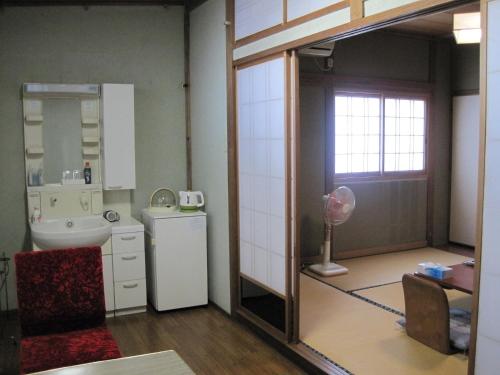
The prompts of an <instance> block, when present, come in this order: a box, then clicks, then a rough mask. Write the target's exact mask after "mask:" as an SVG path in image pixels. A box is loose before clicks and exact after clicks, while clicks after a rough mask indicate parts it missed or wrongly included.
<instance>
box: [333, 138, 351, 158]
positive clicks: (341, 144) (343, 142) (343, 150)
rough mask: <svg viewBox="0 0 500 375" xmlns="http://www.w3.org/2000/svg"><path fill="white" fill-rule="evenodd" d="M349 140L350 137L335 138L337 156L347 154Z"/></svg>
mask: <svg viewBox="0 0 500 375" xmlns="http://www.w3.org/2000/svg"><path fill="white" fill-rule="evenodd" d="M348 139H349V138H348V137H345V136H342V135H339V136H337V137H335V154H347V140H348Z"/></svg>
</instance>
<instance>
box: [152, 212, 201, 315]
mask: <svg viewBox="0 0 500 375" xmlns="http://www.w3.org/2000/svg"><path fill="white" fill-rule="evenodd" d="M206 225H207V224H206V218H205V217H204V216H194V217H182V218H172V219H161V220H157V223H156V227H155V233H156V239H155V240H156V269H157V274H156V277H157V280H156V283H157V286H158V288H157V293H158V310H170V309H179V308H184V307H190V306H198V305H206V304H207V303H208V289H207V288H208V287H207V227H206Z"/></svg>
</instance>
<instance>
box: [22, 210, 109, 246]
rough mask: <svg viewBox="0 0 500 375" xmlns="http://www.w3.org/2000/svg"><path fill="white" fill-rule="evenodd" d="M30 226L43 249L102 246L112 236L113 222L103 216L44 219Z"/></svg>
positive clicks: (34, 239)
mask: <svg viewBox="0 0 500 375" xmlns="http://www.w3.org/2000/svg"><path fill="white" fill-rule="evenodd" d="M30 227H31V237H32V239H33V242H34V243H35V244H36V245H37V246H38V247H39V248H40V249H43V250H46V249H64V248H70V247H83V246H101V245H103V244H104V243H105V242H106V241H107V240H108V239H109V237H110V236H111V223H110V222H109V221H107V220H105V219H104V218H103V217H102V216H84V217H72V218H64V219H52V220H43V221H42V222H40V223H31V224H30Z"/></svg>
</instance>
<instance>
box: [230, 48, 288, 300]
mask: <svg viewBox="0 0 500 375" xmlns="http://www.w3.org/2000/svg"><path fill="white" fill-rule="evenodd" d="M284 76H285V64H284V59H283V58H279V59H276V60H272V61H268V62H265V63H262V64H259V65H254V66H251V67H249V68H245V69H241V70H239V71H238V74H237V87H238V98H237V101H238V104H237V105H238V122H237V126H238V170H239V210H240V229H239V232H240V272H241V273H242V274H244V275H246V276H248V277H250V278H252V279H253V280H256V281H258V282H260V283H261V284H263V285H265V286H267V287H268V288H270V289H272V290H274V291H276V292H278V293H279V294H282V295H284V294H285V244H286V225H285V223H286V215H285V207H286V205H285V199H286V197H285V168H286V160H285V121H284V118H285V104H284V103H285V100H284V99H285V81H284Z"/></svg>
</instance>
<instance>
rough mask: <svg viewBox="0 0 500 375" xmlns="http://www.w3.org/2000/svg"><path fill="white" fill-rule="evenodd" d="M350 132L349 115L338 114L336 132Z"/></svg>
mask: <svg viewBox="0 0 500 375" xmlns="http://www.w3.org/2000/svg"><path fill="white" fill-rule="evenodd" d="M348 133H349V128H348V125H347V116H337V117H336V118H335V134H338V135H347V134H348Z"/></svg>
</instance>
